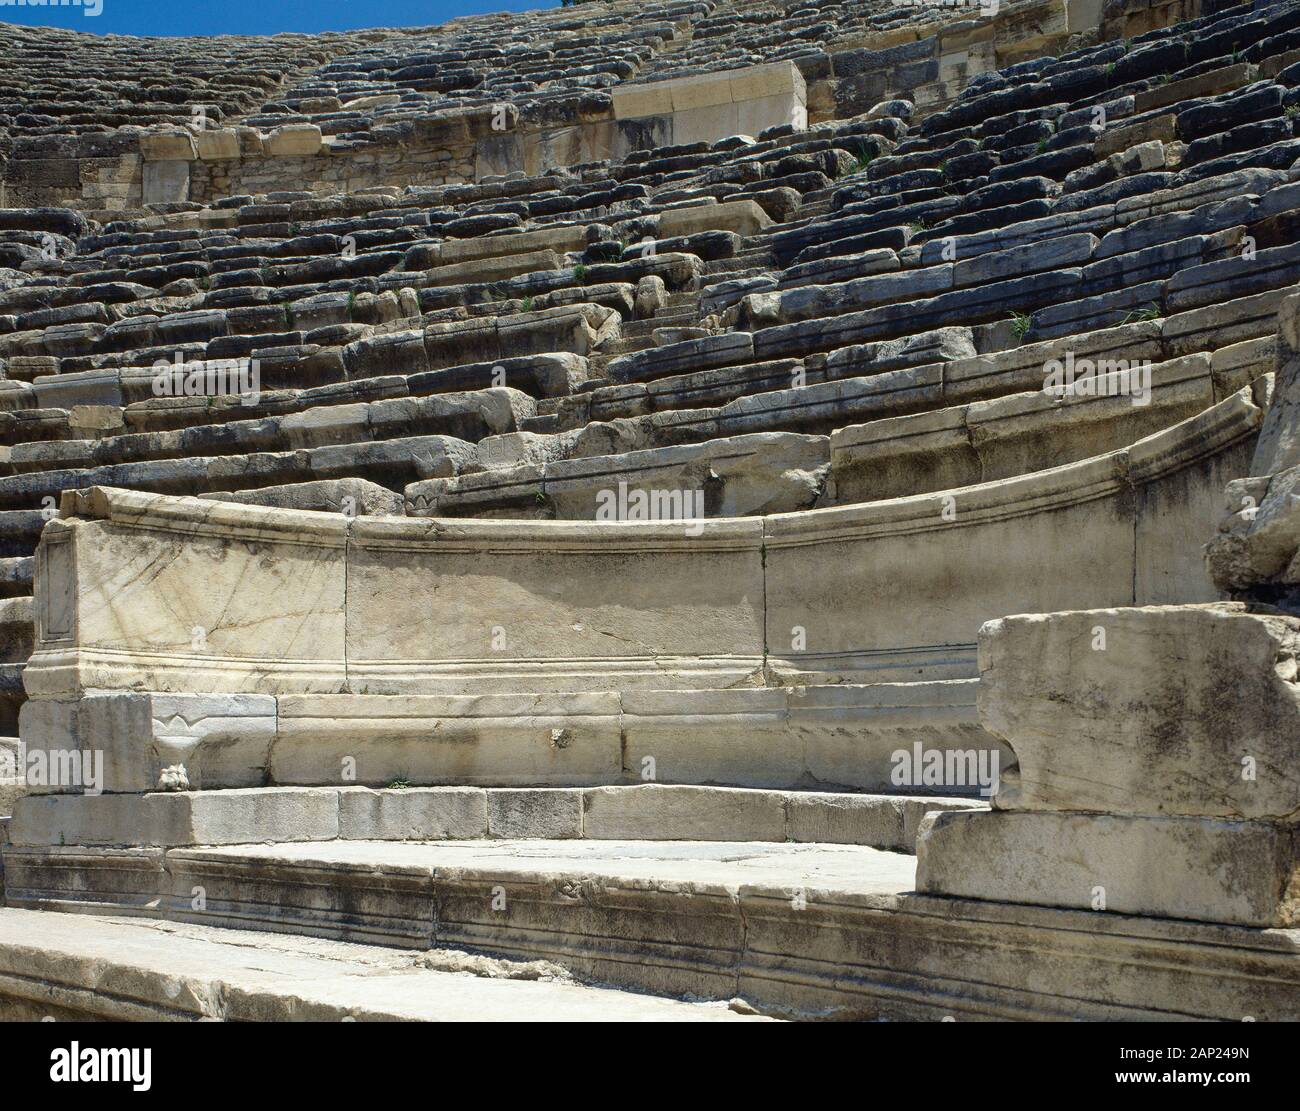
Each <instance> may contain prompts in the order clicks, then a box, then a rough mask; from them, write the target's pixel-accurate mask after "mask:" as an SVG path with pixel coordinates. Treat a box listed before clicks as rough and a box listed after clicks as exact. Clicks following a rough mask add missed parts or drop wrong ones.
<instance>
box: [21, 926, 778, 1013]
mask: <svg viewBox="0 0 1300 1111" xmlns="http://www.w3.org/2000/svg"><path fill="white" fill-rule="evenodd" d="M0 979H3V981H4V983H5V985H6V986H5V987H4V988H0V1020H11V1021H13V1020H18V1021H21V1020H31V1021H35V1020H39V1019H41V1018H47V1017H58V1018H59V1019H63V1018H74V1019H103V1020H116V1021H136V1022H139V1021H151V1020H152V1021H157V1020H163V1021H175V1020H177V1019H181V1020H187V1019H188V1020H194V1019H207V1020H214V1019H215V1020H221V1021H228V1022H268V1021H270V1022H275V1021H280V1022H284V1021H298V1022H302V1021H317V1022H330V1021H333V1022H338V1021H341V1020H349V1021H357V1022H370V1021H376V1022H383V1021H389V1022H484V1021H488V1022H519V1021H523V1022H527V1021H534V1022H590V1021H601V1022H605V1021H612V1022H620V1021H622V1022H745V1021H763V1020H762V1019H760V1018H759V1017H758V1016H756V1015H752V1014H739V1013H737V1012H736V1011H735V1010H732V1009H731V1008H729V1007H728V1006H727V1004H726V1003H723V1002H715V1003H699V1002H687V1001H684V1000H680V999H671V998H664V997H659V996H653V995H647V994H643V993H639V992H630V991H621V990H619V989H616V988H608V987H597V986H592V985H588V984H582V983H578V982H576V981H574V980H573V978H572V977H571V976H570V975H568V974H567V973H566V972H565V970H564V969H562V968H558V967H557V966H555V965H553V964H548V963H541V962H527V963H523V962H518V961H508V960H500V959H493V958H489V957H483V956H479V955H475V954H470V953H466V952H464V951H460V950H445V949H434V950H431V951H429V952H426V953H406V952H402V951H396V950H393V949H385V948H380V947H378V946H373V945H358V944H355V943H352V942H345V941H326V940H321V939H315V938H308V937H296V936H293V935H290V934H281V933H261V932H259V933H251V932H247V931H243V930H230V929H217V928H214V927H211V926H202V925H193V924H174V923H164V922H150V921H145V920H141V919H138V918H112V917H107V916H99V915H80V914H53V913H49V912H42V911H30V910H12V909H0ZM15 982H17V983H20V984H21V985H22V987H21V988H20V989H18V990H15V988H14V986H13V985H14V984H15Z"/></svg>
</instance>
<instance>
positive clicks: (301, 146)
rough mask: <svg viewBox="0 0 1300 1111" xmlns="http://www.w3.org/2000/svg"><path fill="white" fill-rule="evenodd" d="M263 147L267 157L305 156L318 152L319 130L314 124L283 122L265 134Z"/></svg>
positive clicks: (319, 148) (319, 142)
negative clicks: (282, 125) (280, 125)
mask: <svg viewBox="0 0 1300 1111" xmlns="http://www.w3.org/2000/svg"><path fill="white" fill-rule="evenodd" d="M264 149H265V153H266V155H267V157H269V158H307V157H310V156H311V155H313V154H319V153H320V151H321V130H320V128H319V127H317V126H316V125H315V124H309V123H291V124H285V126H284V127H277V128H276V129H275V130H274V131H272V132H271V133H270V134H269V135H267V136H266V140H265V147H264Z"/></svg>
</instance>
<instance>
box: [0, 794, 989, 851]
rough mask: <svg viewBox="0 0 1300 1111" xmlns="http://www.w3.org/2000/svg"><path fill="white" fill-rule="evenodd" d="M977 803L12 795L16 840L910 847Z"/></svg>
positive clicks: (880, 798)
mask: <svg viewBox="0 0 1300 1111" xmlns="http://www.w3.org/2000/svg"><path fill="white" fill-rule="evenodd" d="M104 786H105V784H103V783H101V784H99V788H100V789H103V787H104ZM108 786H109V787H110V788H111V787H112V786H113V785H112V784H108ZM985 806H986V804H985V803H983V802H980V801H978V800H974V799H958V798H947V797H930V796H918V795H866V794H863V795H857V794H831V793H828V792H819V791H764V790H752V789H746V788H737V787H694V786H686V785H672V784H659V783H647V784H642V785H639V786H626V787H621V786H610V787H586V788H583V787H536V788H514V787H509V788H507V787H486V788H485V787H406V786H396V785H394V786H391V787H388V788H385V789H377V790H376V789H372V788H369V787H337V788H336V787H256V788H247V789H235V790H221V791H185V792H172V793H164V792H159V793H154V794H148V795H144V796H141V795H126V794H97V795H94V794H84V795H74V794H39V795H32V796H31V797H29V798H28V799H27V800H26V801H25V802H20V803H19V804H18V807H17V811H18V813H17V814H16V815H15V821H14V823H13V826H12V828H11V830H10V839H11V842H12V844H14V845H16V846H37V845H42V846H43V845H50V844H59V843H61V842H62V840H63V839H64V838H65V837H67V838H68V839H69V840H74V839H75V840H79V841H80V842H82V843H85V844H99V845H113V844H122V845H129V844H137V845H157V846H164V847H173V846H176V845H230V844H241V843H246V842H251V841H257V840H260V839H262V838H263V837H264V835H265V830H266V828H267V827H266V822H267V821H268V820H270V819H269V818H268V815H270V814H275V815H278V819H277V821H276V823H275V828H276V830H277V835H278V836H279V837H281V838H282V839H284V840H286V841H329V840H334V839H338V840H344V841H460V840H476V839H482V838H492V839H511V838H540V839H546V840H552V839H554V840H570V839H579V840H588V841H608V840H626V839H629V838H630V839H634V840H644V841H680V840H688V841H754V842H774V843H783V842H825V843H831V844H856V845H865V846H870V847H872V848H876V849H880V850H882V851H890V852H904V853H907V852H912V851H913V847H914V844H915V841H916V830H917V827H918V826H919V825H920V822H921V819H922V818H923V817H924V816H925V814H926V813H928V812H929V811H931V810H951V809H959V810H968V809H983V808H985ZM73 831H80V832H79V833H74V832H73Z"/></svg>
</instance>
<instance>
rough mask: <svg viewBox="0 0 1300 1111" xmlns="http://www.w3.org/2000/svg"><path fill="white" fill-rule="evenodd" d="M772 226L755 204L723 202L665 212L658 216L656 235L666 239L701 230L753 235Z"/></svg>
mask: <svg viewBox="0 0 1300 1111" xmlns="http://www.w3.org/2000/svg"><path fill="white" fill-rule="evenodd" d="M771 225H772V217H770V216H769V215H768V214H767V213H766V212H764V211H763V209H762V207H761V206H760V205H759V204H758V203H757V202H756V201H751V200H741V201H723V202H722V203H721V204H706V205H692V206H690V207H686V208H671V209H668V210H667V211H666V212H663V213H662V214H660V217H659V236H660V238H662V239H669V238H673V237H676V236H687V235H694V234H696V233H697V232H702V231H734V232H736V233H737V234H738V235H753V234H754V233H755V232H759V231H762V230H763V229H764V228H767V227H771Z"/></svg>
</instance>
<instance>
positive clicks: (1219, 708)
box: [979, 603, 1300, 821]
mask: <svg viewBox="0 0 1300 1111" xmlns="http://www.w3.org/2000/svg"><path fill="white" fill-rule="evenodd" d="M979 660H980V694H979V708H980V714H981V718H982V720H983V722H984V724H985V726H986V727H987V728H988V729H990V730H991V731H992V732H993V733H994V734H996V735H998V736H1000V737H1002V738H1004V739H1005V740H1006V741H1007V742H1008V743H1009V744H1010V745H1011V747H1012V748H1013V749H1014V750H1015V753H1016V757H1017V759H1018V762H1019V767H1018V769H1016V770H1013V771H1010V772H1007V773H1006V774H1004V775H1003V777H1002V784H1001V790H1000V791H999V792H998V794H997V796H996V798H995V806H997V807H998V808H1001V809H1008V810H1071V811H1098V812H1107V813H1112V814H1146V815H1197V816H1203V817H1216V818H1234V819H1254V820H1291V821H1294V820H1295V819H1296V818H1297V816H1300V759H1298V757H1300V669H1298V663H1297V661H1298V660H1300V618H1297V617H1287V616H1283V615H1264V614H1254V613H1250V612H1247V610H1246V607H1245V606H1243V605H1237V604H1228V603H1225V604H1212V605H1198V606H1153V607H1143V608H1133V609H1110V610H1084V611H1076V612H1067V613H1051V614H1031V615H1019V616H1014V617H1006V618H1001V619H999V620H996V621H990V622H988V623H987V624H986V625H984V627H983V628H982V629H981V630H980V637H979Z"/></svg>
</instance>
